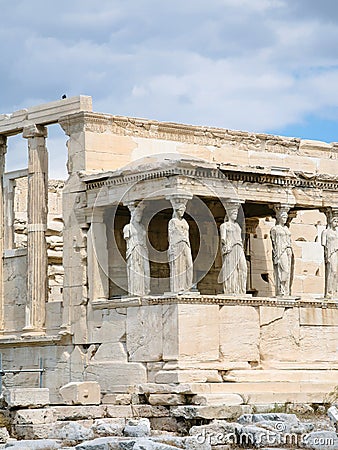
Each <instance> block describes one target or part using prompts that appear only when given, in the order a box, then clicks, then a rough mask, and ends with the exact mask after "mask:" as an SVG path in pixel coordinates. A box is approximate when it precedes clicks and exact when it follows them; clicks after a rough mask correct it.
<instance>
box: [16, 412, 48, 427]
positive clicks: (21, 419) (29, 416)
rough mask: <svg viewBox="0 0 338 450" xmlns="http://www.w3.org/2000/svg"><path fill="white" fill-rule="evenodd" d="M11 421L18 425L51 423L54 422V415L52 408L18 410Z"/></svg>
mask: <svg viewBox="0 0 338 450" xmlns="http://www.w3.org/2000/svg"><path fill="white" fill-rule="evenodd" d="M13 421H14V423H15V424H20V425H30V424H33V425H35V424H41V423H52V422H55V421H56V415H55V413H54V410H53V409H52V408H44V409H20V410H18V411H16V412H15V414H14V417H13Z"/></svg>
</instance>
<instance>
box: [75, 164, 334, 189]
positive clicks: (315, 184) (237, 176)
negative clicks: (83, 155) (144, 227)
mask: <svg viewBox="0 0 338 450" xmlns="http://www.w3.org/2000/svg"><path fill="white" fill-rule="evenodd" d="M179 165H180V162H179V161H178V162H176V163H173V164H172V165H171V166H170V165H168V167H166V168H164V167H163V168H159V169H151V170H146V171H140V172H137V171H136V170H135V172H134V173H130V172H128V173H127V174H123V173H120V172H118V173H117V174H114V172H107V174H106V176H105V175H104V174H102V173H101V174H99V175H98V179H95V175H91V176H87V177H86V176H85V175H84V176H83V181H84V182H85V183H86V185H87V190H88V191H91V190H95V189H101V188H102V187H104V186H105V187H111V186H117V185H124V184H130V183H135V182H140V181H144V180H154V179H158V178H165V177H171V176H183V177H194V178H197V179H210V180H222V179H223V180H229V181H233V182H243V183H258V184H265V185H270V186H278V187H284V188H307V189H322V190H325V191H335V192H336V191H337V190H338V179H337V177H334V176H328V175H318V176H313V177H312V178H307V177H304V176H303V174H302V173H301V172H290V171H288V172H286V173H285V174H283V175H274V174H269V173H263V172H261V171H259V172H257V171H256V172H255V171H254V169H252V171H251V169H250V168H236V169H235V168H234V169H224V168H223V169H222V170H220V169H217V168H215V169H212V168H203V167H179ZM239 169H241V170H239Z"/></svg>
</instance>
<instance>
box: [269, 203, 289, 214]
mask: <svg viewBox="0 0 338 450" xmlns="http://www.w3.org/2000/svg"><path fill="white" fill-rule="evenodd" d="M270 207H271V208H272V209H273V210H274V211H275V213H276V214H281V213H282V212H286V213H287V214H289V211H290V209H291V208H292V207H293V205H291V204H290V203H274V204H272V205H270Z"/></svg>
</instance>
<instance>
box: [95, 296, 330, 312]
mask: <svg viewBox="0 0 338 450" xmlns="http://www.w3.org/2000/svg"><path fill="white" fill-rule="evenodd" d="M174 304H177V305H181V304H198V305H219V306H236V305H239V306H253V307H258V306H267V307H283V308H321V309H338V302H336V301H328V300H326V299H303V300H302V299H301V298H297V297H289V298H283V297H275V298H274V297H250V296H227V295H223V294H222V295H193V294H188V295H184V294H183V295H175V294H173V295H170V294H169V295H167V294H166V295H163V296H147V297H121V298H113V299H107V300H96V301H93V302H92V307H93V309H114V308H127V307H135V306H154V305H174Z"/></svg>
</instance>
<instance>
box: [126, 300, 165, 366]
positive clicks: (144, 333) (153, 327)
mask: <svg viewBox="0 0 338 450" xmlns="http://www.w3.org/2000/svg"><path fill="white" fill-rule="evenodd" d="M162 329H163V326H162V306H141V307H139V308H128V312H127V350H128V354H129V360H130V361H147V362H149V361H158V360H160V359H161V358H162V355H163V344H162Z"/></svg>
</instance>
